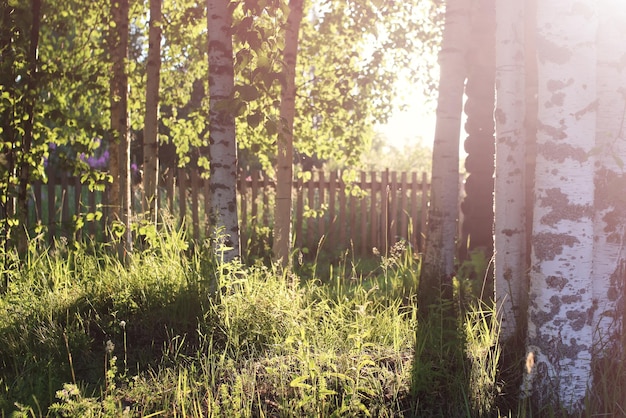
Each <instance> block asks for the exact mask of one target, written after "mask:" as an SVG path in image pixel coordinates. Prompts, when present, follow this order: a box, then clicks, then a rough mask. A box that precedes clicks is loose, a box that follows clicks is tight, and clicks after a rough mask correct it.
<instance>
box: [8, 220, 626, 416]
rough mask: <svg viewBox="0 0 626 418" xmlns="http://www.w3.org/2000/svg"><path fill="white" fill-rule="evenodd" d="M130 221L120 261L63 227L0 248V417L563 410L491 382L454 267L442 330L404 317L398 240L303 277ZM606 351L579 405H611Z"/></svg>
mask: <svg viewBox="0 0 626 418" xmlns="http://www.w3.org/2000/svg"><path fill="white" fill-rule="evenodd" d="M138 233H140V234H141V235H142V240H141V242H142V245H140V246H138V248H140V250H138V251H136V252H135V253H133V254H132V256H131V258H130V260H129V262H128V263H126V264H122V263H120V262H119V261H118V259H117V257H116V255H115V254H116V252H115V246H114V245H111V246H107V245H96V244H90V245H76V244H72V245H68V244H67V242H64V241H62V240H61V241H57V242H56V244H55V246H54V248H46V247H44V246H43V243H42V241H41V239H34V240H32V241H31V247H30V251H29V253H28V254H27V255H26V256H25V257H23V258H22V259H19V258H17V257H16V256H15V255H14V254H9V253H7V254H2V257H0V260H4V261H2V263H4V264H2V271H3V273H4V274H5V277H6V278H7V282H6V283H7V284H6V287H5V288H4V289H3V293H2V294H1V295H0V316H1V317H2V318H3V321H2V322H0V342H1V343H0V411H2V412H1V414H2V415H1V416H2V417H4V416H17V417H20V416H23V417H44V416H66V417H119V416H137V417H152V416H167V417H178V416H182V417H343V416H346V417H361V416H374V417H402V416H406V417H412V416H415V417H440V416H446V417H474V416H561V415H559V414H558V413H554V412H550V413H549V414H548V415H546V414H543V412H542V411H539V412H537V411H533V410H532V408H526V407H525V405H523V404H518V403H516V398H515V396H516V394H515V393H513V394H512V395H513V397H514V398H513V400H511V396H510V395H509V394H507V393H503V388H506V387H507V386H506V385H505V384H504V382H502V381H501V380H500V379H501V378H502V376H505V375H504V374H502V373H501V372H500V371H499V370H498V368H499V366H500V365H501V363H502V361H501V358H502V356H501V352H500V348H499V346H498V344H497V337H498V324H497V321H496V315H495V312H494V311H493V308H492V307H491V305H490V304H488V303H485V302H476V298H474V302H473V303H470V302H468V301H466V300H464V301H461V300H460V298H467V299H469V298H470V296H469V294H470V293H471V291H470V290H471V286H469V285H468V282H467V280H466V279H464V278H457V292H456V295H457V300H455V301H454V302H452V303H455V307H460V309H457V311H458V312H459V317H458V322H457V323H456V324H455V326H454V327H452V328H450V327H446V326H443V321H444V320H443V317H442V316H441V315H438V314H437V312H438V311H437V310H436V309H435V310H434V313H433V314H431V315H429V318H428V320H427V321H419V320H418V319H419V316H418V312H417V308H416V297H415V291H416V289H417V278H418V277H419V257H417V256H416V255H415V254H412V252H411V249H410V248H407V247H405V246H404V245H403V244H401V243H400V244H397V245H396V246H395V247H394V248H392V249H391V250H390V251H389V253H388V254H385V255H380V254H379V255H378V257H379V258H378V260H377V263H376V265H375V266H373V267H372V266H371V264H369V265H368V266H364V265H362V264H361V263H363V261H361V260H355V259H354V258H352V257H351V256H350V252H346V253H345V255H344V256H343V258H342V259H341V262H340V263H338V264H336V265H329V266H328V270H327V274H326V273H324V276H320V271H322V270H320V269H318V268H317V266H315V265H313V266H307V267H306V271H307V274H308V276H307V278H306V279H301V278H300V277H299V276H297V275H295V274H294V273H291V272H290V271H289V270H278V269H275V268H273V267H271V266H264V265H262V264H261V263H258V264H257V265H255V266H252V267H250V266H244V265H242V264H240V263H238V262H234V263H230V264H219V263H217V262H216V261H215V260H214V258H213V255H212V252H211V251H210V250H209V249H208V248H205V247H203V246H201V245H200V246H196V247H195V248H194V249H193V250H192V249H190V248H189V247H188V245H187V243H186V237H185V234H184V233H183V232H181V231H179V230H175V229H173V228H170V227H167V225H166V227H165V228H163V229H161V230H160V231H158V232H157V231H156V230H155V229H151V227H149V226H146V225H144V226H142V227H141V228H140V229H138ZM367 263H371V261H368V262H367ZM303 267H304V266H303ZM465 267H466V269H467V268H469V267H468V266H465ZM364 271H366V272H365V273H364ZM477 287H478V288H482V286H477ZM441 310H442V311H450V309H448V307H442V309H441ZM605 362H606V363H607V364H608V363H610V365H609V366H606V365H602V364H598V365H597V371H596V375H597V376H598V377H597V379H599V380H598V381H599V382H600V384H597V385H596V388H597V389H596V392H594V394H593V395H592V396H590V398H589V402H588V410H589V411H594V410H595V411H598V410H601V411H608V413H610V414H613V415H606V416H619V411H620V410H621V411H622V412H623V408H624V400H623V397H620V396H619V395H620V394H621V393H624V392H623V390H622V389H620V388H623V387H624V377H623V376H624V373H622V369H621V368H619V367H617V366H616V365H615V363H611V359H608V358H607V359H606V360H605ZM617 364H624V362H623V361H622V362H619V363H617ZM615 382H617V383H615ZM616 388H617V389H616ZM507 396H508V397H507ZM503 398H506V401H503ZM589 416H593V415H591V414H590V415H589Z"/></svg>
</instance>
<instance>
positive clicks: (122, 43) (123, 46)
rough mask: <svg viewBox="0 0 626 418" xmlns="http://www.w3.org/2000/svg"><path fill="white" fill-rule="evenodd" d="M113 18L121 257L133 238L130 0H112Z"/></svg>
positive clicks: (113, 165) (116, 216) (112, 199)
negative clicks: (131, 224) (123, 228)
mask: <svg viewBox="0 0 626 418" xmlns="http://www.w3.org/2000/svg"><path fill="white" fill-rule="evenodd" d="M111 18H112V20H113V22H115V27H114V28H112V29H111V33H110V54H111V60H112V76H111V135H112V138H111V139H112V140H111V143H110V146H109V173H110V175H111V176H112V177H113V183H112V184H111V188H110V189H109V205H110V214H111V218H110V219H109V222H111V221H113V222H114V221H119V222H122V223H123V224H124V226H125V228H126V230H125V232H124V235H123V236H122V237H119V238H120V239H121V245H120V247H119V248H118V253H119V255H120V258H122V259H125V258H126V256H127V254H128V253H130V252H131V251H132V239H131V238H130V237H131V235H130V209H131V204H132V201H131V199H130V198H131V193H130V187H131V180H130V136H129V117H128V75H127V73H126V60H127V58H128V33H129V32H128V31H129V6H128V0H112V2H111Z"/></svg>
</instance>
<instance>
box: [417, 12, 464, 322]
mask: <svg viewBox="0 0 626 418" xmlns="http://www.w3.org/2000/svg"><path fill="white" fill-rule="evenodd" d="M469 16H470V8H469V4H468V3H467V2H465V1H458V0H451V1H448V2H447V3H446V12H445V29H444V32H443V39H442V44H441V51H440V53H439V65H440V67H441V76H440V80H439V98H438V101H437V125H436V128H435V141H434V144H433V168H432V177H431V178H432V180H431V193H430V206H429V209H428V225H427V228H426V250H425V253H424V263H423V266H422V270H421V273H420V281H419V293H418V295H419V301H418V304H419V309H420V313H423V314H424V315H426V314H427V312H428V306H429V305H431V304H433V303H436V302H437V301H439V300H440V299H441V298H442V297H443V298H445V299H450V298H451V297H452V275H453V274H454V258H455V254H456V240H455V238H456V231H457V218H458V190H459V136H460V129H461V112H462V107H463V89H464V84H465V79H466V74H467V62H466V54H467V48H468V45H467V42H468V39H469V33H470V22H469Z"/></svg>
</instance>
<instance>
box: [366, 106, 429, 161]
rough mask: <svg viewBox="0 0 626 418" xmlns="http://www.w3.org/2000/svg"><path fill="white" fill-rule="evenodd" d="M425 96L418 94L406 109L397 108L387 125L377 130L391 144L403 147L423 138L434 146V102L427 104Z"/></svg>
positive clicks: (424, 142)
mask: <svg viewBox="0 0 626 418" xmlns="http://www.w3.org/2000/svg"><path fill="white" fill-rule="evenodd" d="M425 102H426V100H425V98H424V97H423V96H417V97H416V100H412V101H411V103H409V106H408V107H407V108H406V110H404V111H399V110H397V111H396V112H394V114H393V115H392V116H391V118H389V122H388V123H387V124H385V125H379V126H378V127H377V130H378V131H380V132H381V133H382V134H384V135H385V137H387V140H388V141H389V144H390V145H393V146H394V147H396V148H400V149H402V147H403V145H404V144H406V143H409V142H412V141H417V140H419V139H421V141H422V143H423V144H425V145H430V146H432V143H433V139H434V137H435V122H436V120H435V110H434V105H433V104H426V103H425Z"/></svg>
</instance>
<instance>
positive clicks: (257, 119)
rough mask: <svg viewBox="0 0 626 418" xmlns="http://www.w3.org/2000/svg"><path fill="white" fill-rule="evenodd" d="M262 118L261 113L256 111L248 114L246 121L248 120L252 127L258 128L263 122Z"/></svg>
mask: <svg viewBox="0 0 626 418" xmlns="http://www.w3.org/2000/svg"><path fill="white" fill-rule="evenodd" d="M261 119H262V115H261V113H260V112H254V113H252V114H250V115H248V117H247V118H246V121H247V122H248V125H250V127H251V128H256V127H257V126H259V124H260V123H261Z"/></svg>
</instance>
